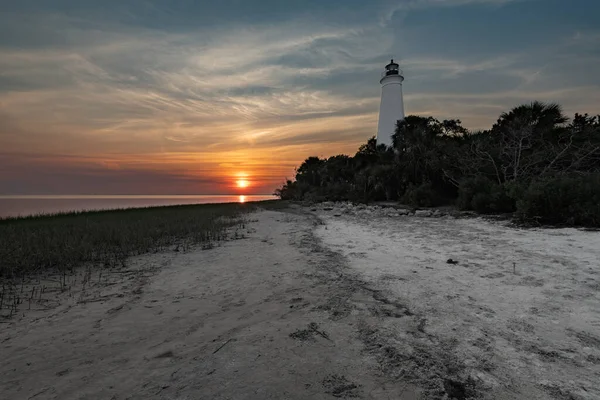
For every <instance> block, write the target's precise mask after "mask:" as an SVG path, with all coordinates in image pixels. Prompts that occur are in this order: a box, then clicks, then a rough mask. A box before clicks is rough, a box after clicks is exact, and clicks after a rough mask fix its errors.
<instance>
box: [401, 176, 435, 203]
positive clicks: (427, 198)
mask: <svg viewBox="0 0 600 400" xmlns="http://www.w3.org/2000/svg"><path fill="white" fill-rule="evenodd" d="M402 201H403V202H404V203H407V204H410V205H412V206H416V207H435V206H440V205H442V204H445V203H446V199H445V198H444V196H442V195H440V193H439V192H438V191H437V190H436V189H435V188H434V187H433V185H432V184H431V182H425V183H422V184H421V185H419V186H414V185H410V186H409V187H408V188H407V189H406V192H405V193H404V196H403V197H402Z"/></svg>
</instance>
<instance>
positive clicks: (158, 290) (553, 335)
mask: <svg viewBox="0 0 600 400" xmlns="http://www.w3.org/2000/svg"><path fill="white" fill-rule="evenodd" d="M401 214H403V212H397V211H392V212H391V213H390V212H388V211H386V210H383V209H380V208H377V207H366V208H365V207H362V208H360V209H359V208H357V207H351V206H347V205H339V204H338V205H333V206H331V207H325V208H324V207H323V206H319V207H316V208H302V207H292V208H290V209H287V210H283V211H266V210H260V211H257V212H254V213H252V214H249V215H248V216H247V224H245V228H244V232H243V235H242V236H241V237H240V238H238V239H237V240H230V241H227V242H224V243H222V244H220V245H219V246H216V247H214V248H204V249H203V248H193V249H191V250H189V251H175V249H172V250H170V251H168V252H160V253H153V254H147V255H143V256H139V257H135V258H131V259H129V260H128V262H127V264H126V267H124V268H122V269H119V270H114V271H111V272H108V273H107V272H106V271H104V272H103V273H102V274H103V276H91V277H89V278H90V279H89V281H90V282H97V283H95V284H92V285H90V286H88V287H87V288H86V289H85V291H81V292H70V293H57V294H56V298H55V303H54V305H53V307H49V308H48V309H39V310H28V311H27V312H24V313H23V315H19V316H17V317H14V318H13V319H12V320H10V321H6V322H4V323H2V324H0V343H1V346H2V363H1V364H0V375H1V376H2V383H1V385H0V398H2V399H36V400H40V399H115V400H117V399H335V398H358V399H406V400H409V399H451V398H455V399H459V400H460V399H468V398H482V399H586V400H587V399H600V385H599V384H598V382H600V334H599V333H598V332H600V295H599V291H598V290H599V289H600V275H599V273H600V266H599V265H598V263H599V261H598V260H600V247H599V246H598V244H599V243H600V232H591V231H584V230H576V229H518V228H516V227H513V226H510V225H509V224H508V223H507V222H501V221H489V220H484V219H482V218H455V217H451V216H441V215H439V216H436V217H433V216H425V215H422V216H416V215H401ZM177 250H178V249H177ZM448 259H452V260H454V261H456V262H457V263H448V262H447V260H448ZM97 274H98V275H100V272H97Z"/></svg>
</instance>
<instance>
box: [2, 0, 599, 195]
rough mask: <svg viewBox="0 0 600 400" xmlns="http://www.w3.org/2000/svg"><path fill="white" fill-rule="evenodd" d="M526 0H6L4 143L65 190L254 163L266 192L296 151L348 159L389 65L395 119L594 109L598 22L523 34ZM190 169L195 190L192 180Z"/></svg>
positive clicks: (214, 173)
mask: <svg viewBox="0 0 600 400" xmlns="http://www.w3.org/2000/svg"><path fill="white" fill-rule="evenodd" d="M574 1H576V2H578V3H581V4H583V3H584V0H574ZM549 2H550V5H548V6H547V7H546V8H544V9H543V10H542V9H539V10H538V11H539V14H542V15H543V16H544V17H545V18H546V17H547V18H549V19H550V20H552V19H553V18H558V17H557V16H555V15H554V14H552V13H551V11H552V10H554V13H555V14H557V15H558V16H560V14H561V12H562V9H563V8H564V7H565V6H564V4H562V3H559V2H556V1H555V0H549ZM50 3H52V4H50ZM535 3H538V2H535V1H525V0H523V1H517V0H515V1H493V0H490V1H485V0H471V1H467V0H457V1H443V2H442V1H438V0H419V1H400V0H399V1H396V0H395V1H387V0H380V1H376V2H371V3H368V4H367V3H365V2H359V1H352V2H350V3H347V2H344V3H342V2H337V1H326V2H322V1H309V2H300V1H291V2H287V3H286V4H285V6H284V5H282V4H283V3H281V2H277V1H275V0H270V1H268V2H264V3H260V4H259V3H256V2H236V4H238V5H239V7H238V8H236V7H232V6H231V4H232V3H231V2H229V1H222V2H217V3H215V2H203V1H200V2H187V1H173V2H169V3H165V2H158V1H152V0H143V1H142V0H123V1H118V2H117V1H115V0H107V2H103V3H102V6H100V3H97V2H93V1H88V0H80V1H77V2H76V1H72V0H57V1H56V2H40V1H34V0H23V1H22V2H21V3H20V4H21V5H17V4H16V3H14V4H11V5H9V6H8V7H7V6H4V5H3V6H0V10H1V9H2V8H3V7H6V9H5V10H4V11H5V12H4V13H2V14H1V15H2V16H0V37H2V38H4V39H0V71H1V73H0V138H2V140H3V147H4V150H5V151H6V152H12V154H15V155H16V154H20V156H18V157H21V159H22V160H25V159H28V158H27V157H28V156H32V155H35V156H36V157H40V155H42V154H46V155H47V156H48V158H46V159H45V161H44V162H43V163H34V164H33V165H34V167H35V168H39V169H40V170H41V169H44V171H43V174H44V176H45V178H44V179H47V180H48V181H56V182H58V181H60V182H63V183H61V184H60V185H58V183H56V185H58V186H56V187H59V186H60V187H62V186H61V185H63V186H65V187H67V186H68V185H71V184H72V185H75V184H76V183H77V184H79V182H80V180H78V179H75V178H74V177H73V176H72V175H70V174H75V175H77V174H80V175H81V176H86V177H90V176H94V177H96V176H99V175H102V174H106V176H110V177H111V178H110V179H114V180H115V182H116V181H117V180H118V176H119V174H123V177H124V178H123V181H124V182H125V181H127V182H131V181H130V179H131V180H134V178H132V177H134V176H138V177H141V176H142V175H143V174H147V175H143V176H145V177H150V176H154V177H155V178H156V179H158V180H169V182H178V183H176V184H175V186H176V187H181V188H184V187H185V188H188V187H195V188H198V190H208V189H206V188H207V187H210V186H211V185H213V187H216V188H221V189H223V190H226V188H227V185H228V183H227V182H229V181H230V177H231V176H233V175H235V174H236V173H238V172H239V171H240V170H252V171H253V174H254V175H255V177H256V179H258V180H259V181H260V182H261V183H260V185H259V186H258V187H259V188H260V190H264V191H266V192H267V193H268V192H271V190H272V188H273V187H274V186H275V185H276V184H278V183H279V182H280V181H281V177H283V176H286V175H287V176H289V175H290V174H291V173H293V167H294V165H297V164H298V163H299V162H300V161H301V160H302V159H303V158H305V157H306V156H309V155H311V154H316V155H320V156H329V155H332V154H334V153H344V152H345V153H353V152H354V151H355V149H356V147H358V145H359V144H361V143H362V142H364V141H366V140H367V139H368V138H369V137H370V136H372V135H374V134H375V131H376V123H377V108H378V104H379V95H380V89H379V85H378V79H379V72H380V70H381V69H382V66H383V65H385V63H386V62H387V61H388V60H389V58H391V57H394V58H397V59H400V60H401V64H402V67H403V68H404V71H405V76H406V81H405V84H404V90H405V107H406V111H407V112H408V113H417V114H433V115H434V116H435V117H438V118H460V119H462V121H463V122H464V124H465V125H466V126H467V127H469V128H473V129H479V128H484V127H487V126H490V125H491V124H492V123H493V121H495V119H496V118H497V116H498V115H499V114H500V113H501V112H502V111H506V110H507V109H509V108H510V107H513V106H515V105H517V104H519V103H522V102H529V101H531V100H545V101H556V102H560V103H562V104H563V105H564V107H565V109H566V110H567V111H568V112H575V111H580V112H590V113H593V112H594V110H597V109H598V105H599V104H600V99H598V96H597V93H598V88H600V80H599V77H598V76H597V74H596V73H595V70H594V66H596V65H598V63H599V62H600V54H599V51H598V48H600V46H599V44H600V33H599V31H598V29H597V28H594V27H593V26H592V25H590V23H588V20H587V19H585V18H584V17H583V16H581V15H578V16H577V18H578V20H577V21H581V23H579V24H578V26H577V27H576V28H575V27H574V26H572V21H574V20H572V17H569V16H567V17H564V18H563V20H564V21H565V24H564V25H552V24H542V23H541V22H540V21H538V20H537V19H534V20H532V21H533V22H531V23H530V24H529V25H526V24H525V23H524V22H523V19H522V18H521V16H520V15H521V14H522V11H524V10H525V11H527V10H534V9H535V7H538V8H539V4H537V5H536V4H535ZM342 5H344V7H341V6H342ZM588 5H589V4H588ZM592 7H597V6H593V5H592ZM548 10H550V11H548ZM515 11H520V12H519V13H516V14H518V15H516V14H515ZM578 12H579V11H577V12H575V11H574V13H578ZM511 15H516V16H513V17H511ZM21 17H22V18H24V19H20V18H21ZM17 21H28V24H27V26H28V27H30V28H27V29H25V28H24V26H23V25H22V24H21V23H18V22H17ZM382 21H384V22H382ZM512 22H514V25H511V23H512ZM525 28H527V29H529V30H534V31H535V32H536V33H535V34H531V35H524V34H523V32H524V29H525ZM513 31H514V32H513ZM513 33H514V34H513ZM518 43H521V44H522V45H520V46H516V45H515V44H518ZM81 155H86V157H88V158H85V157H81ZM15 157H17V156H14V157H13V159H15ZM18 157H17V158H18ZM13 161H14V160H13ZM57 165H59V166H60V168H62V169H58V170H54V169H52V168H53V167H52V166H57ZM90 165H92V166H90ZM34 167H31V168H34ZM87 168H91V169H89V170H88V169H87ZM31 171H33V169H32V170H31ZM47 171H55V172H56V173H55V175H53V176H54V178H52V177H50V176H49V175H48V173H47ZM68 171H72V172H68ZM73 171H74V172H73ZM77 171H81V172H77ZM86 171H87V172H86ZM92 171H93V173H92ZM127 171H132V172H131V173H132V175H127V173H128V172H127ZM140 171H141V172H140ZM192 171H193V173H192ZM22 174H25V173H24V172H22ZM140 174H142V175H140ZM153 174H154V175H153ZM23 176H24V175H23ZM28 176H29V177H30V178H31V179H34V176H35V175H34V174H33V172H32V173H31V174H30V175H28ZM40 176H41V175H40ZM128 176H130V178H128ZM189 176H193V177H202V179H205V180H206V181H203V182H205V183H202V184H200V185H196V186H193V185H192V186H188V183H187V182H188V180H187V179H188V177H189ZM3 179H7V178H6V177H5V178H3ZM28 179H29V178H28ZM94 179H99V180H98V182H101V183H102V182H104V183H102V184H103V185H104V184H106V187H107V188H108V187H110V188H116V187H117V186H113V184H112V183H111V184H109V183H108V182H112V181H111V180H110V179H108V178H107V179H108V180H106V181H104V180H102V179H100V178H94ZM145 179H146V178H144V179H142V180H143V181H146V180H145ZM148 179H150V178H148ZM190 179H192V181H193V182H198V181H195V180H193V179H195V178H190ZM17 180H18V178H17ZM2 182H4V181H0V183H2ZM11 182H12V181H11ZM68 182H71V183H68ZM115 184H116V183H115ZM11 185H12V186H11V187H15V186H14V184H11ZM169 185H170V184H169ZM177 185H179V186H177ZM202 185H205V186H202ZM223 185H224V186H223ZM0 186H1V187H2V188H3V189H2V190H4V188H5V187H8V186H6V185H0ZM134 186H135V185H134ZM167 186H168V185H167ZM167 186H164V187H162V189H165V190H166V188H167ZM19 187H20V186H19ZM40 187H41V186H40ZM82 187H83V186H82ZM86 187H87V186H86ZM135 187H137V186H135ZM156 187H157V186H155V188H156ZM168 187H169V188H170V189H169V190H171V189H172V188H173V187H172V186H168ZM199 188H202V189H199ZM162 189H161V190H162ZM221 189H219V190H221ZM65 190H66V189H65ZM74 190H75V189H74ZM182 190H183V189H182ZM185 190H187V189H185Z"/></svg>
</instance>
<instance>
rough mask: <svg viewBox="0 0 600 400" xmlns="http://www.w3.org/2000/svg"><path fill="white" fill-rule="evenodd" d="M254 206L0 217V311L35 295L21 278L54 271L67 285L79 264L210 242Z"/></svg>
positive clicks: (98, 265)
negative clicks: (69, 277)
mask: <svg viewBox="0 0 600 400" xmlns="http://www.w3.org/2000/svg"><path fill="white" fill-rule="evenodd" d="M255 207H256V204H254V203H248V204H236V203H232V204H203V205H185V206H168V207H149V208H137V209H127V210H111V211H96V212H81V213H63V214H54V215H47V216H34V217H26V218H8V219H0V284H1V292H0V315H6V314H8V315H9V316H12V313H13V311H12V310H15V311H16V310H17V309H18V308H19V304H21V303H22V302H23V301H27V300H28V299H29V300H30V297H31V298H33V297H36V296H37V295H38V294H37V293H35V288H34V289H28V288H27V286H28V285H27V283H28V282H30V281H31V280H33V279H36V278H38V277H39V276H42V275H43V276H50V275H52V276H53V277H54V278H55V279H56V278H57V277H58V280H59V281H60V282H59V283H60V287H61V288H62V289H63V290H67V285H68V283H67V281H68V279H67V278H68V276H70V275H71V274H72V273H73V272H74V270H75V269H76V268H79V267H81V266H83V265H86V266H87V267H88V268H94V269H102V268H114V267H122V266H125V263H126V260H127V258H128V257H130V256H134V255H140V254H144V253H148V252H157V251H162V250H165V249H167V248H173V249H176V250H186V249H187V248H189V247H190V246H193V245H201V246H202V247H203V248H211V247H213V246H214V244H215V243H216V242H219V241H222V240H224V239H226V238H227V230H228V228H231V227H233V226H241V227H242V228H243V227H244V225H245V223H246V222H245V220H244V218H243V214H244V213H246V212H248V211H250V210H252V209H254V208H255ZM235 234H236V236H237V235H238V234H237V231H236V233H235ZM24 287H25V288H26V290H32V293H29V292H27V293H24V291H23V290H24V289H23V288H24Z"/></svg>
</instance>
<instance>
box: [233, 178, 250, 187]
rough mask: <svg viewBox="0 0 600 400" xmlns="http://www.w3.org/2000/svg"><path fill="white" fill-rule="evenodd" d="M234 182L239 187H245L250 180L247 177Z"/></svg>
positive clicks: (248, 184)
mask: <svg viewBox="0 0 600 400" xmlns="http://www.w3.org/2000/svg"><path fill="white" fill-rule="evenodd" d="M235 184H236V186H237V187H238V188H240V189H245V188H247V187H248V186H250V182H249V181H248V180H247V179H238V180H237V181H236V182H235Z"/></svg>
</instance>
